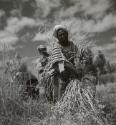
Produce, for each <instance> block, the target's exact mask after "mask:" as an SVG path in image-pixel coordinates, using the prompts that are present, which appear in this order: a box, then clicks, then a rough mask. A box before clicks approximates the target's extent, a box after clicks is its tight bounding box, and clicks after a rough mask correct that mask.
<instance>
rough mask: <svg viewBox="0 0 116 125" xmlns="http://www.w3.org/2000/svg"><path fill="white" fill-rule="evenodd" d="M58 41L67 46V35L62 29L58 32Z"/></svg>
mask: <svg viewBox="0 0 116 125" xmlns="http://www.w3.org/2000/svg"><path fill="white" fill-rule="evenodd" d="M57 35H58V40H59V42H60V43H61V44H63V45H65V44H66V45H67V44H68V33H67V32H66V31H64V30H62V29H60V30H58V34H57Z"/></svg>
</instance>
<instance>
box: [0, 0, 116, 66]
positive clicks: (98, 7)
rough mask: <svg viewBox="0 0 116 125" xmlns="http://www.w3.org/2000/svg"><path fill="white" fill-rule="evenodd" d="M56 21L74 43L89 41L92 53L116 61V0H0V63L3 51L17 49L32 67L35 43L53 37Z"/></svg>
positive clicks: (40, 42) (45, 42)
mask: <svg viewBox="0 0 116 125" xmlns="http://www.w3.org/2000/svg"><path fill="white" fill-rule="evenodd" d="M56 24H63V25H65V26H66V27H67V29H68V30H69V34H70V39H72V40H73V41H74V42H75V43H76V44H80V43H81V42H82V41H88V42H90V45H91V46H92V50H93V52H94V53H96V52H97V51H98V50H102V51H103V53H104V54H105V56H106V57H107V59H108V60H109V61H110V62H112V63H113V62H116V0H0V65H2V60H3V52H5V51H6V54H5V57H6V58H11V57H12V55H13V54H15V53H16V52H18V53H19V54H20V55H21V56H22V57H23V58H25V59H27V62H28V64H29V67H31V68H32V65H34V61H35V60H36V57H37V56H38V52H37V49H36V48H37V46H38V45H40V44H46V45H47V46H49V47H50V46H51V44H52V43H53V42H54V41H55V39H54V38H53V36H52V34H53V27H54V26H55V25H56ZM4 46H5V47H4ZM49 47H48V48H49ZM4 48H5V49H4Z"/></svg>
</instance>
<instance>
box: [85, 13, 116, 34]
mask: <svg viewBox="0 0 116 125" xmlns="http://www.w3.org/2000/svg"><path fill="white" fill-rule="evenodd" d="M114 27H116V15H113V14H109V15H106V16H105V17H104V18H103V19H102V20H97V21H94V20H88V21H86V20H85V21H84V22H83V30H84V31H86V32H104V31H107V30H109V29H111V28H114Z"/></svg>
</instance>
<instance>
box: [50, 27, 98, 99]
mask: <svg viewBox="0 0 116 125" xmlns="http://www.w3.org/2000/svg"><path fill="white" fill-rule="evenodd" d="M68 35H69V34H68V30H67V28H66V27H64V26H62V25H56V26H55V27H54V29H53V36H54V37H55V38H56V39H57V42H56V43H55V44H54V45H53V49H52V54H51V60H52V61H51V62H52V63H53V64H52V66H53V68H54V69H55V71H56V72H57V74H56V75H55V76H54V79H55V80H54V87H53V88H54V91H55V92H54V93H55V94H56V95H54V96H56V97H57V100H59V99H60V98H61V96H62V94H63V93H64V91H65V89H66V86H67V85H68V83H69V82H70V81H71V80H72V79H75V78H77V79H79V80H80V81H82V82H83V83H84V82H85V83H86V84H89V83H90V81H91V85H90V84H89V85H87V86H91V89H92V90H93V91H94V89H95V88H94V83H92V82H93V81H94V78H95V77H94V74H95V72H96V71H95V69H94V66H93V68H91V66H92V63H93V62H92V58H93V55H92V51H91V50H90V49H89V48H83V47H81V46H80V45H78V46H76V45H75V44H74V42H73V41H70V40H69V37H68ZM61 62H62V64H64V67H63V66H62V69H63V70H61V72H60V73H59V72H58V67H59V68H60V66H58V65H59V64H61ZM88 74H89V75H88ZM90 76H92V77H91V78H93V79H91V78H90ZM88 79H89V81H88ZM92 93H94V92H92ZM93 95H94V94H93Z"/></svg>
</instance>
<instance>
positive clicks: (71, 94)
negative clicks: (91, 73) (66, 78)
mask: <svg viewBox="0 0 116 125" xmlns="http://www.w3.org/2000/svg"><path fill="white" fill-rule="evenodd" d="M82 84H83V83H82V82H80V81H78V80H74V81H71V82H70V84H69V85H68V86H67V88H66V91H65V93H64V95H63V96H62V98H61V99H60V101H58V102H57V103H56V105H55V106H54V107H52V111H53V114H54V116H56V119H57V118H59V119H60V120H61V119H64V118H66V117H69V118H70V123H71V124H72V123H73V124H74V123H78V125H94V124H95V125H105V124H106V123H105V121H104V119H103V118H102V116H101V113H100V110H99V108H98V106H97V102H96V101H95V100H93V98H92V95H91V93H90V92H89V91H88V90H87V89H85V88H83V87H82ZM61 121H62V120H61Z"/></svg>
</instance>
